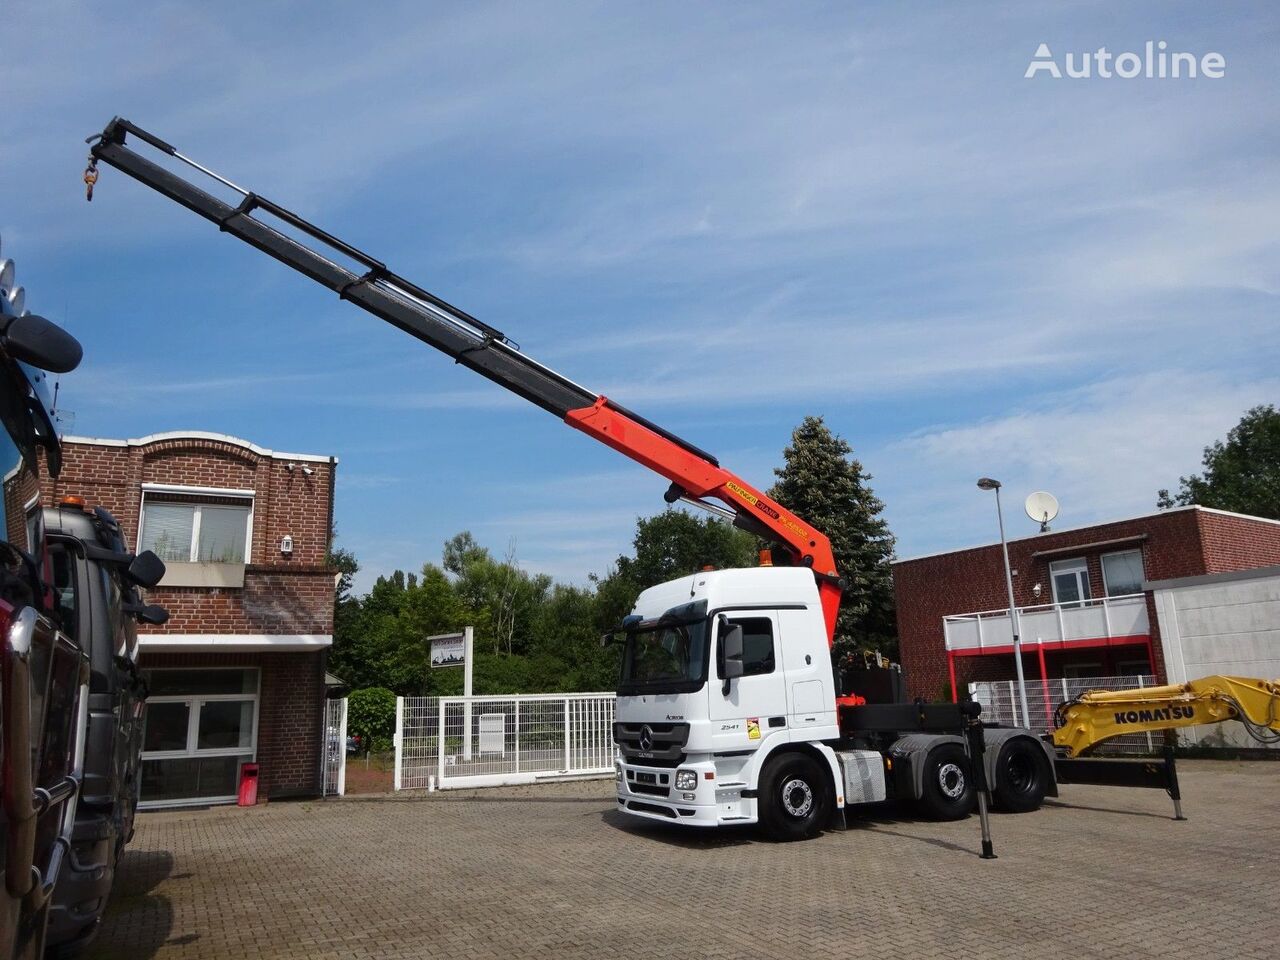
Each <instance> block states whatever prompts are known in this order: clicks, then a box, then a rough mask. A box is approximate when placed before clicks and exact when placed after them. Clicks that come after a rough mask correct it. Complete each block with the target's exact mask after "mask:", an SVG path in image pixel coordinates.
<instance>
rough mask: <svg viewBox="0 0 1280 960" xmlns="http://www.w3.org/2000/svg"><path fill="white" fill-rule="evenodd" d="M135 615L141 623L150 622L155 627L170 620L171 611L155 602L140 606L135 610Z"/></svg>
mask: <svg viewBox="0 0 1280 960" xmlns="http://www.w3.org/2000/svg"><path fill="white" fill-rule="evenodd" d="M133 615H134V616H135V617H136V618H137V620H138V622H139V623H149V624H151V625H152V626H155V627H159V626H162V625H163V624H166V623H168V622H169V611H168V610H166V609H165V608H164V607H162V606H160V605H158V604H155V603H148V604H147V605H146V606H143V607H139V608H138V609H137V610H135V611H134V614H133Z"/></svg>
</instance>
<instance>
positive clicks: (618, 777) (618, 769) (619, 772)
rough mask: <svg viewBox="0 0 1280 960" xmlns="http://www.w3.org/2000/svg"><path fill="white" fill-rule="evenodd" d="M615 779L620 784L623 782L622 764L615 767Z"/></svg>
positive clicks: (616, 764)
mask: <svg viewBox="0 0 1280 960" xmlns="http://www.w3.org/2000/svg"><path fill="white" fill-rule="evenodd" d="M613 778H614V779H615V780H617V781H618V782H619V783H621V782H622V765H621V764H618V763H615V764H614V765H613Z"/></svg>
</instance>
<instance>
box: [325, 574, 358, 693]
mask: <svg viewBox="0 0 1280 960" xmlns="http://www.w3.org/2000/svg"><path fill="white" fill-rule="evenodd" d="M329 566H330V567H332V568H333V569H334V570H336V571H337V572H338V588H337V590H335V591H334V596H333V646H332V647H331V648H330V651H329V660H330V664H331V666H332V667H333V668H334V670H335V671H337V669H338V668H337V665H338V663H339V662H342V661H344V660H345V656H344V654H345V652H346V651H349V650H351V649H352V647H353V646H354V645H355V644H356V643H357V641H358V637H359V626H358V624H359V619H360V598H359V597H357V596H355V595H354V594H352V592H351V588H352V581H353V579H354V577H355V575H356V573H357V571H359V569H360V564H359V563H357V562H356V558H355V554H353V553H352V552H351V551H350V550H333V549H331V550H330V551H329ZM338 675H339V676H342V678H343V679H344V680H347V677H345V676H343V675H342V673H341V671H338Z"/></svg>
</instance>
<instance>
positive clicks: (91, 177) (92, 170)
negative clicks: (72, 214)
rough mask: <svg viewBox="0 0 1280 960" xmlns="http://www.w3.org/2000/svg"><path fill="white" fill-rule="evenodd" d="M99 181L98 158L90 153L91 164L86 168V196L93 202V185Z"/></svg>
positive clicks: (86, 198)
mask: <svg viewBox="0 0 1280 960" xmlns="http://www.w3.org/2000/svg"><path fill="white" fill-rule="evenodd" d="M97 182H98V158H97V157H95V156H94V155H93V154H89V164H88V166H86V167H85V168H84V198H85V200H87V201H89V202H90V203H92V202H93V185H94V184H95V183H97Z"/></svg>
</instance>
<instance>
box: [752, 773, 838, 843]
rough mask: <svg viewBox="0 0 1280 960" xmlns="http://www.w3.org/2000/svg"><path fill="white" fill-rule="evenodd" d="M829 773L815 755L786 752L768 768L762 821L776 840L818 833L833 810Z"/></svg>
mask: <svg viewBox="0 0 1280 960" xmlns="http://www.w3.org/2000/svg"><path fill="white" fill-rule="evenodd" d="M829 779H830V777H829V776H828V775H827V772H826V771H825V770H823V769H822V767H821V766H819V765H818V762H817V761H816V760H814V759H813V758H812V757H808V756H805V755H804V754H801V753H792V754H786V755H784V756H782V757H779V758H777V759H776V760H773V761H771V762H770V764H769V766H768V767H766V768H765V773H764V777H763V778H762V780H761V786H760V822H761V824H763V825H764V828H765V830H766V831H768V833H769V835H770V836H772V837H773V838H774V839H775V840H807V839H809V838H810V837H816V836H817V835H818V834H819V833H820V832H821V831H822V827H823V824H825V823H826V822H827V817H828V816H829V815H830V811H831V799H830V798H831V790H830V788H829V785H828V780H829Z"/></svg>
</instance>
